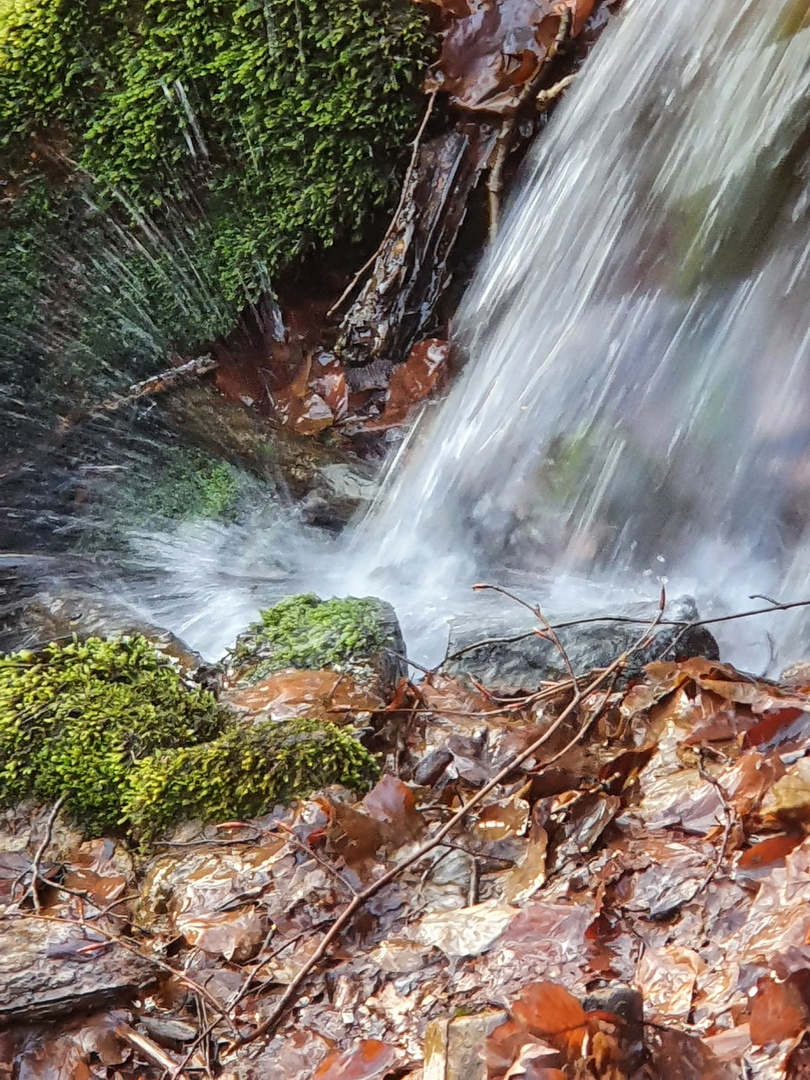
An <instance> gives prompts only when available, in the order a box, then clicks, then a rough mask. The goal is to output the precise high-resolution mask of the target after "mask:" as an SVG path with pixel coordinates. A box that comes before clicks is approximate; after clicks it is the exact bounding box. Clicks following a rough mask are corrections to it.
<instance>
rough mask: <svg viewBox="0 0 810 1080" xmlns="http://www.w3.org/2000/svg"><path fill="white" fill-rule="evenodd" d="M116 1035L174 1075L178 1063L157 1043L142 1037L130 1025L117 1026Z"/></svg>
mask: <svg viewBox="0 0 810 1080" xmlns="http://www.w3.org/2000/svg"><path fill="white" fill-rule="evenodd" d="M115 1034H116V1035H117V1036H118V1038H119V1039H123V1041H124V1042H125V1043H128V1044H129V1045H130V1046H131V1047H132V1048H133V1049H134V1050H139V1051H140V1052H141V1053H142V1054H143V1056H144V1057H146V1058H148V1059H149V1060H150V1061H152V1062H153V1063H154V1064H155V1065H159V1066H160V1067H161V1069H165V1070H167V1071H169V1072H172V1073H174V1072H175V1069H176V1066H177V1062H176V1061H175V1060H174V1058H172V1057H169V1055H168V1054H167V1053H166V1051H165V1050H163V1049H162V1048H161V1047H160V1046H158V1045H157V1043H154V1042H152V1040H151V1039H147V1038H146V1036H145V1035H141V1034H140V1033H139V1032H137V1031H134V1030H133V1029H132V1028H131V1027H130V1026H129V1024H123V1023H122V1024H116V1026H115Z"/></svg>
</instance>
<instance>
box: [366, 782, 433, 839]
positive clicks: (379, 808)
mask: <svg viewBox="0 0 810 1080" xmlns="http://www.w3.org/2000/svg"><path fill="white" fill-rule="evenodd" d="M363 809H364V810H365V812H366V813H367V814H368V816H369V817H370V818H373V819H374V820H375V821H376V822H377V823H378V824H379V826H380V829H381V830H382V836H383V840H384V841H385V843H386V844H389V845H395V846H397V847H399V846H400V845H402V844H404V843H407V842H408V841H409V840H413V839H414V838H415V837H417V836H418V835H419V833H421V832H422V830H423V828H424V822H423V820H422V815H421V814H420V813H419V811H418V810H417V809H416V800H415V799H414V795H413V792H412V791H411V789H410V788H409V787H408V785H407V784H404V783H403V782H402V781H401V780H399V779H397V777H395V776H384V777H383V778H382V779H381V780H380V781H378V783H377V784H375V786H374V787H373V788H372V789H371V791H370V792H369V793H368V795H366V796H365V798H364V799H363Z"/></svg>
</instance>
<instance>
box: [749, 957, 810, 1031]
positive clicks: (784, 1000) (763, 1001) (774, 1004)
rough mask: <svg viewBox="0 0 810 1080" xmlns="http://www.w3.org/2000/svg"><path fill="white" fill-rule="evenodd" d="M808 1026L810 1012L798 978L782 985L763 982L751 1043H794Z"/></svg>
mask: <svg viewBox="0 0 810 1080" xmlns="http://www.w3.org/2000/svg"><path fill="white" fill-rule="evenodd" d="M797 974H798V975H801V974H802V973H797ZM808 1023H810V1011H809V1010H808V1007H807V1003H806V1001H805V999H804V996H803V995H802V992H801V989H800V980H799V979H797V978H796V976H789V977H788V978H787V979H785V980H784V981H783V982H777V981H776V980H775V979H774V978H772V977H770V976H768V977H767V978H764V979H760V981H759V983H758V984H757V993H756V997H755V998H754V1003H753V1006H752V1008H751V1020H750V1030H751V1041H752V1042H753V1043H754V1044H755V1045H757V1046H764V1045H765V1043H769V1042H782V1040H783V1039H793V1038H795V1037H796V1036H797V1035H799V1034H801V1032H802V1031H804V1029H805V1028H806V1027H807V1026H808Z"/></svg>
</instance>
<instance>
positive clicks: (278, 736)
mask: <svg viewBox="0 0 810 1080" xmlns="http://www.w3.org/2000/svg"><path fill="white" fill-rule="evenodd" d="M377 775H378V768H377V765H376V763H375V761H374V759H373V758H372V757H371V755H370V754H369V753H368V751H366V750H365V749H364V748H363V747H362V746H361V745H360V744H359V743H358V742H357V741H356V740H355V739H353V738H352V736H351V735H350V734H348V733H347V732H345V731H343V730H341V729H340V728H338V727H336V726H335V725H334V724H321V723H320V722H318V721H316V720H300V719H299V720H289V721H282V722H274V721H272V720H267V721H264V722H262V723H259V724H256V725H255V726H254V727H251V728H248V729H241V728H238V727H236V726H232V727H230V728H229V729H228V730H226V731H225V732H224V733H223V734H222V735H221V736H220V737H219V738H217V739H214V740H213V741H211V742H209V743H205V744H203V745H201V746H189V747H185V748H183V749H180V750H164V751H160V752H158V753H157V754H155V755H153V756H152V757H151V758H147V759H145V760H143V761H141V762H139V763H138V764H137V765H136V766H135V769H134V770H133V772H132V774H131V776H130V781H129V788H128V792H127V795H126V798H125V803H124V813H125V816H126V818H127V820H129V821H130V822H131V823H132V825H133V826H134V827H135V829H136V831H137V832H138V833H139V835H141V836H142V837H143V838H144V839H149V838H150V837H151V836H153V835H154V834H155V833H156V832H158V831H160V830H161V829H165V828H166V827H167V826H169V825H170V824H172V822H175V821H184V820H191V819H198V820H202V821H212V820H213V821H217V820H218V821H226V820H228V819H232V818H234V817H236V818H245V817H254V816H256V815H258V814H261V813H263V812H265V811H267V810H268V809H270V808H271V807H273V806H275V805H277V804H279V803H285V802H289V801H291V800H293V799H296V798H300V797H303V796H305V795H308V794H309V793H310V792H312V791H313V790H314V789H317V788H320V787H325V786H327V785H329V784H343V785H344V786H346V787H350V788H353V789H355V790H367V789H368V787H369V786H370V783H371V781H372V780H374V779H375V778H376V777H377Z"/></svg>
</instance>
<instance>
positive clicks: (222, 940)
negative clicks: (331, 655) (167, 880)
mask: <svg viewBox="0 0 810 1080" xmlns="http://www.w3.org/2000/svg"><path fill="white" fill-rule="evenodd" d="M177 925H178V929H179V930H181V932H182V934H183V936H184V937H185V939H186V941H187V942H188V943H189V945H196V946H197V947H198V948H200V949H202V950H203V951H204V952H207V953H210V954H211V955H213V956H222V957H224V958H225V959H226V960H234V961H236V963H242V962H243V961H245V960H250V959H251V958H252V957H254V956H255V955H256V953H257V952H258V951H259V948H260V946H261V944H262V942H263V941H264V939H265V937H266V935H267V924H266V921H265V919H264V918H263V917H262V915H261V914H260V913H259V912H258V911H257V910H256V908H254V907H250V908H240V909H238V910H236V911H220V912H212V913H211V914H210V915H199V916H197V917H196V918H193V919H182V918H181V919H178V921H177Z"/></svg>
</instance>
